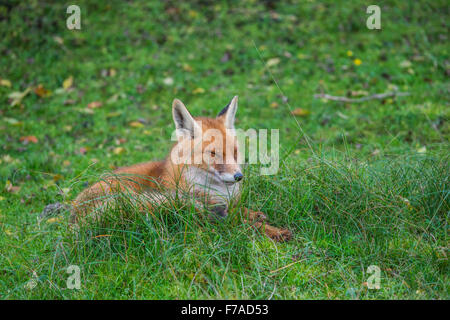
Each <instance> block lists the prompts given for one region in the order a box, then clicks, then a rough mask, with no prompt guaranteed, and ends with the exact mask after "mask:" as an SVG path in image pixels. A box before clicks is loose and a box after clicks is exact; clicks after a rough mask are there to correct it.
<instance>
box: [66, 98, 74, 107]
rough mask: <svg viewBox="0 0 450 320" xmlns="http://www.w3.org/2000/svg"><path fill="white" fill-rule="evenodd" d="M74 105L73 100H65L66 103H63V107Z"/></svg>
mask: <svg viewBox="0 0 450 320" xmlns="http://www.w3.org/2000/svg"><path fill="white" fill-rule="evenodd" d="M75 103H76V100H74V99H67V100H66V101H64V105H65V106H67V105H71V104H75Z"/></svg>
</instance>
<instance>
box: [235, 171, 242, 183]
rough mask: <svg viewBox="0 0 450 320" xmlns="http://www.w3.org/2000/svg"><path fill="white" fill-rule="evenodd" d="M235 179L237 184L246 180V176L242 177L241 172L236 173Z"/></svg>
mask: <svg viewBox="0 0 450 320" xmlns="http://www.w3.org/2000/svg"><path fill="white" fill-rule="evenodd" d="M233 177H234V181H236V182H238V181H241V180H242V178H244V176H243V175H242V173H241V172H236V173H235V174H234V176H233Z"/></svg>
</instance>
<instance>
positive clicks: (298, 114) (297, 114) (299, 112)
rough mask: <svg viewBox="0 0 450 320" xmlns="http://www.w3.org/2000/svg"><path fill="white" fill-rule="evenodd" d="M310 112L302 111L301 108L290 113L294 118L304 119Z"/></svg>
mask: <svg viewBox="0 0 450 320" xmlns="http://www.w3.org/2000/svg"><path fill="white" fill-rule="evenodd" d="M310 113H311V112H310V111H309V110H306V109H302V108H297V109H295V110H294V111H292V114H293V115H294V116H299V117H306V116H308V115H309V114H310Z"/></svg>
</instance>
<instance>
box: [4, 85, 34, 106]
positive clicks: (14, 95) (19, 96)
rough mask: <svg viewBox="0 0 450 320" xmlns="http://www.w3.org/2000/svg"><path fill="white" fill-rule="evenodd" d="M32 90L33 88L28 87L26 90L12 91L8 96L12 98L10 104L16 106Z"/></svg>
mask: <svg viewBox="0 0 450 320" xmlns="http://www.w3.org/2000/svg"><path fill="white" fill-rule="evenodd" d="M30 91H31V88H27V89H26V90H25V91H24V92H11V93H10V94H9V95H8V98H9V99H10V100H11V102H10V105H11V107H14V106H15V105H18V104H20V103H21V102H22V99H23V98H25V96H26V95H27V94H28V93H29V92H30Z"/></svg>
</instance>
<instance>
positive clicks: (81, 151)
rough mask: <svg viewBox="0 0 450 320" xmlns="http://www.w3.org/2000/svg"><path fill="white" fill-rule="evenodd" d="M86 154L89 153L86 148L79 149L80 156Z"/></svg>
mask: <svg viewBox="0 0 450 320" xmlns="http://www.w3.org/2000/svg"><path fill="white" fill-rule="evenodd" d="M86 152H88V148H85V147H81V148H80V149H78V153H79V154H83V155H84V154H86Z"/></svg>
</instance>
